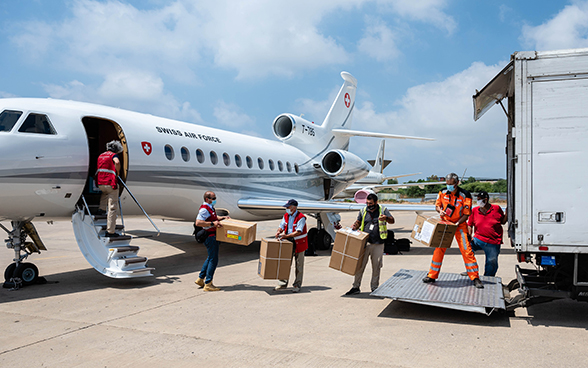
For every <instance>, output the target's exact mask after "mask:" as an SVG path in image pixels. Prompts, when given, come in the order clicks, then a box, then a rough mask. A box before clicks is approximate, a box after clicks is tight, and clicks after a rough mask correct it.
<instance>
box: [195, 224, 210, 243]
mask: <svg viewBox="0 0 588 368" xmlns="http://www.w3.org/2000/svg"><path fill="white" fill-rule="evenodd" d="M193 225H194V232H193V233H192V235H194V238H196V241H197V242H198V243H204V242H205V241H206V238H208V234H207V233H206V230H204V228H202V227H200V226H196V224H193Z"/></svg>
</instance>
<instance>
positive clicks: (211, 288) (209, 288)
mask: <svg viewBox="0 0 588 368" xmlns="http://www.w3.org/2000/svg"><path fill="white" fill-rule="evenodd" d="M202 290H204V291H219V290H220V288H217V287H216V286H214V285H213V284H212V281H211V282H209V283H208V284H205V285H204V289H202Z"/></svg>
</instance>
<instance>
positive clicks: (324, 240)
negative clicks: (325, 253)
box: [315, 229, 333, 250]
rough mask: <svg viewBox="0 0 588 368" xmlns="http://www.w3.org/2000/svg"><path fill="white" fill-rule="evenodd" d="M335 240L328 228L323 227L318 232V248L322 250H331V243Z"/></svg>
mask: <svg viewBox="0 0 588 368" xmlns="http://www.w3.org/2000/svg"><path fill="white" fill-rule="evenodd" d="M332 242H333V238H332V237H331V235H329V233H328V232H327V230H325V229H321V230H319V231H318V233H317V234H316V243H315V244H316V248H317V249H320V250H329V249H331V243H332Z"/></svg>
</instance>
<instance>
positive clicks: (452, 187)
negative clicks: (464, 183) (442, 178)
mask: <svg viewBox="0 0 588 368" xmlns="http://www.w3.org/2000/svg"><path fill="white" fill-rule="evenodd" d="M447 190H448V191H450V192H453V191H454V190H455V185H449V184H447Z"/></svg>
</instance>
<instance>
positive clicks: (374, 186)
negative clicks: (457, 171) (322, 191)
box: [335, 139, 445, 204]
mask: <svg viewBox="0 0 588 368" xmlns="http://www.w3.org/2000/svg"><path fill="white" fill-rule="evenodd" d="M385 147H386V141H385V140H384V139H382V141H381V142H380V148H379V149H378V154H377V156H376V159H375V160H368V163H370V164H371V165H372V169H371V170H370V171H369V172H368V174H367V175H366V176H365V177H363V178H361V179H359V180H357V181H356V182H355V183H353V184H351V185H349V186H348V187H347V188H345V189H344V190H342V191H341V192H340V193H339V194H337V195H336V196H335V198H353V199H354V200H355V202H356V203H361V204H363V203H365V201H366V199H367V196H368V195H369V194H370V193H378V192H380V191H381V190H384V189H394V190H397V189H398V188H407V187H410V186H419V187H420V188H423V187H424V186H425V185H436V184H445V182H444V181H443V182H441V181H440V182H429V183H404V184H382V183H383V182H384V181H386V180H389V179H398V178H403V177H407V176H413V175H419V174H421V173H414V174H402V175H393V176H386V175H384V173H383V172H384V169H385V168H386V166H388V165H389V164H390V162H392V161H391V160H385V159H384V151H385Z"/></svg>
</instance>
